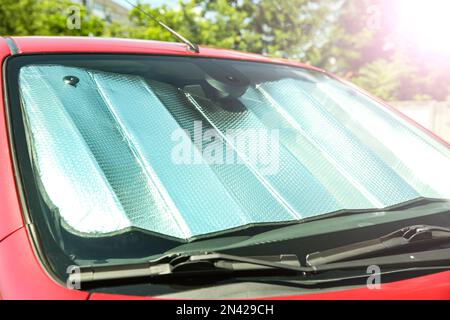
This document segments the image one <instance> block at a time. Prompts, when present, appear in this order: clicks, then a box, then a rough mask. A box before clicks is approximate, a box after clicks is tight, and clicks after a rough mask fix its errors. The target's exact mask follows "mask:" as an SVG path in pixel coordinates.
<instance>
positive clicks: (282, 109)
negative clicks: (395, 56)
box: [19, 59, 450, 239]
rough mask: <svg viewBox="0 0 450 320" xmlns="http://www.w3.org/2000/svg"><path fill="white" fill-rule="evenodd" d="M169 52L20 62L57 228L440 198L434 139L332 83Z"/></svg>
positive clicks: (187, 224) (242, 221)
mask: <svg viewBox="0 0 450 320" xmlns="http://www.w3.org/2000/svg"><path fill="white" fill-rule="evenodd" d="M162 60H163V59H162ZM172 60H173V59H172ZM183 61H184V64H185V65H186V66H187V67H186V66H185V67H184V69H183V68H180V70H177V66H176V65H174V64H173V63H172V62H173V61H171V62H164V61H162V62H159V63H158V67H155V68H156V69H157V70H156V69H155V70H152V67H151V66H150V67H148V68H142V70H141V71H139V70H137V69H139V68H129V70H128V71H127V69H126V68H124V70H120V71H118V70H115V69H117V67H115V69H114V68H111V70H108V68H107V67H98V68H96V67H95V66H70V65H62V64H61V65H56V64H52V65H50V64H37V65H29V66H25V67H23V68H22V69H21V71H20V78H19V84H20V92H21V99H22V105H23V110H24V118H25V123H26V126H27V134H28V140H29V141H30V152H31V154H32V160H33V164H34V168H35V170H36V172H37V175H38V178H39V180H40V185H41V192H42V193H43V194H45V198H46V199H47V200H46V201H48V202H49V203H51V205H52V207H54V208H56V209H57V211H58V213H59V215H60V216H61V218H62V221H63V223H64V226H65V228H67V229H68V230H69V231H71V232H73V233H76V234H78V235H81V236H86V237H99V236H105V235H108V234H111V233H113V232H118V231H121V230H123V229H125V228H127V227H137V228H141V229H144V230H148V231H151V232H156V233H159V234H164V235H167V236H172V237H176V238H181V239H189V238H191V237H194V236H199V235H205V234H210V233H214V232H219V231H224V230H229V229H232V228H237V227H241V226H246V225H249V224H257V223H273V222H288V221H296V220H301V219H305V218H309V217H314V216H318V215H322V214H325V213H330V212H334V211H338V210H342V209H370V208H384V207H388V206H392V205H395V204H399V203H403V202H406V201H409V200H412V199H415V198H419V197H428V198H450V170H449V168H450V154H449V150H448V148H446V147H445V146H442V145H440V144H438V143H437V142H435V141H434V140H432V139H431V138H429V137H428V136H427V135H425V134H424V133H423V132H421V131H420V130H418V129H416V128H414V127H413V126H411V125H410V124H408V123H406V122H404V121H403V120H401V119H400V118H399V117H398V116H397V115H395V114H394V113H392V112H391V111H389V110H388V109H386V108H384V107H382V106H380V105H378V104H377V103H375V102H373V101H371V100H369V99H368V98H366V97H365V96H364V95H362V94H359V93H358V92H356V91H355V90H353V89H349V88H347V87H346V86H345V85H343V84H341V83H340V82H338V81H335V80H333V79H331V78H329V77H327V76H325V75H323V74H321V73H318V72H313V71H307V70H302V69H298V68H290V67H285V66H272V65H264V64H257V63H250V62H233V61H216V62H214V61H212V62H211V61H208V59H196V61H195V62H192V63H191V62H189V60H188V59H184V60H183ZM164 64H166V65H164ZM158 68H159V69H158ZM186 68H188V69H189V68H191V69H189V70H186ZM182 69H183V70H182ZM238 70H240V71H238ZM244 75H245V76H244Z"/></svg>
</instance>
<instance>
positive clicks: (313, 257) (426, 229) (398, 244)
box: [306, 225, 450, 268]
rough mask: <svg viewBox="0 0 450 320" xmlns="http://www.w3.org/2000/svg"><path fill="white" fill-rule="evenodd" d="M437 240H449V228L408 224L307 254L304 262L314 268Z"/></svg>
mask: <svg viewBox="0 0 450 320" xmlns="http://www.w3.org/2000/svg"><path fill="white" fill-rule="evenodd" d="M439 240H450V229H448V228H443V227H436V226H427V225H416V226H409V227H405V228H402V229H400V230H397V231H395V232H392V233H390V234H388V235H385V236H382V237H380V238H377V239H372V240H367V241H362V242H357V243H352V244H349V245H346V246H342V247H338V248H333V249H330V250H325V251H322V252H315V253H311V254H309V255H307V257H306V263H307V264H308V266H310V267H314V268H316V267H318V266H321V265H326V264H330V263H333V262H340V261H345V260H350V259H354V258H359V257H361V256H365V255H369V254H375V253H381V252H384V251H388V250H392V249H397V248H402V247H411V246H416V245H420V244H424V243H427V242H430V241H439Z"/></svg>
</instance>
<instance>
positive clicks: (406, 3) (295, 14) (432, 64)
mask: <svg viewBox="0 0 450 320" xmlns="http://www.w3.org/2000/svg"><path fill="white" fill-rule="evenodd" d="M128 1H129V2H131V3H133V4H135V5H137V6H138V7H139V8H141V9H143V10H145V11H146V12H148V13H150V14H152V15H153V16H156V17H159V18H160V19H161V20H162V21H164V22H165V23H166V24H167V25H169V26H170V27H171V28H173V29H175V30H176V31H178V32H179V33H181V34H182V35H184V36H185V37H187V38H189V39H190V40H191V41H193V42H195V43H198V44H202V45H207V46H214V47H218V48H229V49H236V50H242V51H248V52H255V53H260V54H263V55H267V56H271V57H283V58H289V59H295V60H300V61H302V62H305V63H308V64H312V65H315V66H318V67H321V68H324V69H326V70H328V71H331V72H334V73H336V74H338V75H339V76H341V77H343V78H345V79H347V80H349V81H352V82H354V83H355V84H357V85H359V86H361V87H363V88H364V89H366V90H368V91H369V92H371V93H372V94H374V95H376V96H378V97H380V98H382V99H384V100H387V101H389V102H391V104H392V105H394V106H395V107H397V108H399V109H400V110H401V111H403V112H404V113H406V114H408V115H409V116H411V117H412V118H414V119H415V120H416V121H418V122H419V123H421V124H422V125H424V126H425V127H427V128H429V129H431V130H432V131H434V132H436V133H437V134H438V135H440V136H441V137H443V138H444V139H446V140H447V141H450V38H449V33H450V1H449V0H203V1H202V0H141V1H136V0H0V35H2V36H7V35H67V36H94V37H121V38H139V39H152V40H163V41H173V38H172V36H171V35H170V34H169V33H168V32H166V31H165V30H163V29H161V27H159V26H158V25H157V24H156V23H155V22H153V21H152V20H150V19H148V18H147V17H146V16H145V15H144V14H143V13H142V12H141V11H140V10H138V9H136V8H133V6H131V5H130V3H129V2H128Z"/></svg>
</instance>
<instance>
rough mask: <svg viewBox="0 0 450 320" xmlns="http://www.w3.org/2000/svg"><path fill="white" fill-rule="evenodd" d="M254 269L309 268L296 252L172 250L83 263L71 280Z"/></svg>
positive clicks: (80, 280)
mask: <svg viewBox="0 0 450 320" xmlns="http://www.w3.org/2000/svg"><path fill="white" fill-rule="evenodd" d="M253 270H282V271H290V272H297V273H298V272H308V271H311V269H310V268H305V267H301V266H300V262H299V260H298V258H297V256H295V255H279V256H262V257H241V256H234V255H228V254H223V253H214V252H211V253H209V252H207V253H200V254H192V255H190V254H169V255H165V256H162V257H160V258H158V259H156V260H152V261H149V262H148V263H139V264H136V263H134V264H118V265H103V266H81V267H79V272H76V273H73V274H70V275H69V281H73V282H74V281H78V282H79V283H90V282H96V281H106V280H118V279H129V278H141V277H150V278H159V277H167V276H179V275H183V276H185V275H195V274H197V275H199V274H202V275H204V274H205V273H229V272H239V271H253Z"/></svg>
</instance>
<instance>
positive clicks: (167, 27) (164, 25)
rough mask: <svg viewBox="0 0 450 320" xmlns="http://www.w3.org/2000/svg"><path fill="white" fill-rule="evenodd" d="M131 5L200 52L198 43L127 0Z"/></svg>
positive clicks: (194, 50)
mask: <svg viewBox="0 0 450 320" xmlns="http://www.w3.org/2000/svg"><path fill="white" fill-rule="evenodd" d="M125 1H126V2H127V3H128V4H129V5H131V6H132V7H133V8H135V9H137V10H139V11H140V12H142V13H143V14H145V15H146V16H147V17H149V18H150V19H152V20H153V21H155V22H156V23H157V24H159V25H160V26H161V27H163V28H164V29H166V30H167V31H169V32H170V33H171V34H172V35H173V36H174V37H175V38H177V39H178V40H180V41H181V42H183V43H185V44H186V45H187V46H188V49H189V50H191V51H193V52H195V53H200V48H199V47H198V45H197V44H195V43H193V42H191V41H189V40H188V39H186V38H185V37H183V36H182V35H181V34H179V33H178V32H176V31H175V30H173V29H172V28H171V27H169V26H168V25H166V24H165V23H164V22H162V21H160V20H158V19H157V18H155V17H154V16H152V15H151V14H150V13H148V12H147V11H145V10H144V9H141V8H140V7H138V6H136V5H135V4H133V3H131V2H130V1H128V0H125Z"/></svg>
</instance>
